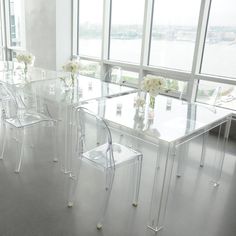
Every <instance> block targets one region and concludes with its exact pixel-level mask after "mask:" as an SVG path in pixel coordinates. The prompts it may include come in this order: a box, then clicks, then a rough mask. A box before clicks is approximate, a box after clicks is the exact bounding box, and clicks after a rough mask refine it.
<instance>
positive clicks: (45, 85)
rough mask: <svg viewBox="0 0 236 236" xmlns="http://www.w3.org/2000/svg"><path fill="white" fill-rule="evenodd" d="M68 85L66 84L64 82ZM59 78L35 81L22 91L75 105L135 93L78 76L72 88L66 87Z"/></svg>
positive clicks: (131, 90) (127, 88) (118, 86)
mask: <svg viewBox="0 0 236 236" xmlns="http://www.w3.org/2000/svg"><path fill="white" fill-rule="evenodd" d="M66 83H68V82H66ZM66 83H65V82H64V80H61V79H59V78H57V79H48V80H42V81H35V82H31V83H29V84H26V85H25V86H24V91H25V92H28V93H34V94H36V95H37V96H39V97H42V98H44V99H47V100H48V101H52V102H56V103H60V104H61V103H63V104H66V105H75V104H79V103H81V102H85V101H88V100H92V99H99V98H102V97H112V96H118V95H122V94H128V93H133V92H136V91H137V89H133V88H130V87H127V86H120V85H116V84H112V83H107V82H103V81H101V80H98V79H94V78H89V77H86V76H82V75H78V76H77V79H76V81H75V85H74V87H68V86H67V85H66Z"/></svg>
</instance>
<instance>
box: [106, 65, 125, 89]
mask: <svg viewBox="0 0 236 236" xmlns="http://www.w3.org/2000/svg"><path fill="white" fill-rule="evenodd" d="M104 78H105V81H107V82H112V83H115V84H119V85H122V84H124V83H125V82H126V81H125V80H124V78H123V75H122V68H121V67H119V66H113V67H111V68H110V69H109V70H108V71H107V72H106V74H105V76H104Z"/></svg>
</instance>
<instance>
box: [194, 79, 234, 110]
mask: <svg viewBox="0 0 236 236" xmlns="http://www.w3.org/2000/svg"><path fill="white" fill-rule="evenodd" d="M197 102H202V103H206V104H210V105H216V106H221V107H226V108H230V109H233V110H236V86H234V85H230V84H222V83H215V82H209V81H200V82H199V86H198V92H197Z"/></svg>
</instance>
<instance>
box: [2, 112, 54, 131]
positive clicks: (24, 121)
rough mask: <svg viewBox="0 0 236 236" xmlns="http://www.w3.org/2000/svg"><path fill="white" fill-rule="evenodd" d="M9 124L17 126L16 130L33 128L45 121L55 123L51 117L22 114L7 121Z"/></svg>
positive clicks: (29, 113) (28, 113)
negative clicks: (32, 126)
mask: <svg viewBox="0 0 236 236" xmlns="http://www.w3.org/2000/svg"><path fill="white" fill-rule="evenodd" d="M5 121H6V122H7V123H9V124H10V125H13V126H15V127H16V128H21V127H25V126H31V125H34V124H37V123H40V122H44V121H55V120H53V119H52V118H51V117H49V116H46V115H44V114H40V113H33V112H32V113H31V112H22V113H21V114H18V115H17V117H11V118H7V119H5Z"/></svg>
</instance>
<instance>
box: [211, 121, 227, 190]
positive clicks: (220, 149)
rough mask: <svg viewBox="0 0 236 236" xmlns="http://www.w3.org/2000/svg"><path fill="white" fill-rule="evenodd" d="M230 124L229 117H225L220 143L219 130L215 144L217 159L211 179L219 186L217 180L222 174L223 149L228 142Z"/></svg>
mask: <svg viewBox="0 0 236 236" xmlns="http://www.w3.org/2000/svg"><path fill="white" fill-rule="evenodd" d="M230 126H231V117H230V118H228V119H227V122H226V125H225V131H224V136H223V141H222V145H220V144H219V137H220V131H219V135H218V141H217V145H218V152H219V159H218V160H217V161H216V166H215V176H214V179H213V181H212V182H213V184H214V186H215V187H217V186H219V180H220V178H221V174H222V169H223V164H224V159H225V150H226V146H227V143H228V138H229V132H230ZM220 130H221V128H220Z"/></svg>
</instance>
